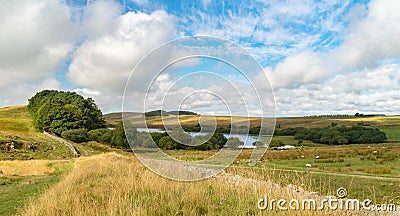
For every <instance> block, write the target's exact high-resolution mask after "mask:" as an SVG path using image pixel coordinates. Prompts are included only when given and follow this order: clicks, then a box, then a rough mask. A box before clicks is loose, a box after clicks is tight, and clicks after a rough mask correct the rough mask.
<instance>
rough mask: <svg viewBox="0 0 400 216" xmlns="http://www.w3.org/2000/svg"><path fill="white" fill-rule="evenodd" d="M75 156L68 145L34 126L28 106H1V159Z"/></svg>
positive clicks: (66, 157)
mask: <svg viewBox="0 0 400 216" xmlns="http://www.w3.org/2000/svg"><path fill="white" fill-rule="evenodd" d="M73 157H74V155H73V154H72V152H71V151H70V149H69V148H68V147H66V146H65V145H63V144H61V143H60V142H57V141H55V140H53V139H51V138H49V137H48V136H46V135H44V134H43V133H41V132H38V131H36V130H35V129H34V128H33V126H32V119H31V118H30V115H29V113H28V109H27V107H26V106H18V107H7V108H0V160H17V159H19V160H30V159H52V160H54V159H69V158H73Z"/></svg>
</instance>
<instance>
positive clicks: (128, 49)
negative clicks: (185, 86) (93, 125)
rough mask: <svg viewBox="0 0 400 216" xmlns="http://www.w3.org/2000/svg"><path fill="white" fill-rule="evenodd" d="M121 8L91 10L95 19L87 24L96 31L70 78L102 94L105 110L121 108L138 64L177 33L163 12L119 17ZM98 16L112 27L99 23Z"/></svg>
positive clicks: (171, 18) (75, 60) (100, 5)
mask: <svg viewBox="0 0 400 216" xmlns="http://www.w3.org/2000/svg"><path fill="white" fill-rule="evenodd" d="M109 8H112V10H109ZM117 8H118V5H117V4H116V3H113V2H102V1H100V2H96V3H93V5H90V6H89V8H88V11H89V12H90V14H91V15H90V16H88V20H87V21H85V24H86V28H87V29H95V30H94V31H91V35H90V37H89V38H88V39H87V40H86V41H84V42H83V44H82V45H81V46H80V47H79V48H78V49H77V50H76V51H75V53H74V54H73V59H72V63H71V64H70V66H69V71H68V74H67V77H68V79H69V80H70V81H71V82H72V83H74V84H76V85H79V86H85V87H86V88H88V89H91V90H94V91H98V92H101V93H102V94H101V95H102V96H101V97H96V96H94V98H95V99H96V101H97V102H98V103H99V104H100V106H102V107H103V108H104V109H105V110H108V108H110V109H112V108H114V109H115V108H118V107H121V103H122V102H121V99H122V94H123V90H124V87H125V83H126V81H127V79H128V77H129V74H130V72H131V71H132V69H133V67H134V66H135V64H136V63H137V62H138V61H139V60H140V59H141V58H142V57H143V56H144V55H145V54H146V53H147V52H148V51H150V50H151V49H153V48H155V47H156V46H158V45H161V44H162V43H164V42H166V41H168V40H169V39H171V38H173V37H174V36H175V33H176V29H175V22H176V19H175V17H174V16H171V15H169V14H167V13H166V12H165V11H163V10H158V11H154V12H153V13H151V14H146V13H141V12H138V13H135V12H128V13H126V14H123V15H120V14H119V15H116V14H117V12H118V10H117ZM97 16H100V17H102V18H101V19H100V20H101V21H102V23H106V24H107V23H108V24H109V25H105V26H102V25H100V24H99V23H97V20H98V19H97ZM143 75H145V74H143Z"/></svg>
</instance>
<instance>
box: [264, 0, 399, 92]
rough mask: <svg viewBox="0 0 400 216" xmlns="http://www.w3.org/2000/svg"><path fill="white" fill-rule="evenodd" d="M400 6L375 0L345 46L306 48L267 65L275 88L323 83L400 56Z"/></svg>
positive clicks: (356, 23)
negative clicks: (276, 62)
mask: <svg viewBox="0 0 400 216" xmlns="http://www.w3.org/2000/svg"><path fill="white" fill-rule="evenodd" d="M399 10H400V5H399V4H398V3H397V2H396V1H394V0H390V1H372V2H371V3H370V5H369V13H368V15H367V16H366V17H365V18H364V19H361V20H358V21H356V22H354V23H353V24H352V25H350V27H349V29H348V34H347V36H346V37H345V40H344V42H343V44H342V45H340V46H339V47H338V48H336V49H334V50H332V51H331V52H328V53H321V52H311V51H304V52H301V53H298V54H295V55H292V56H289V57H287V58H286V59H285V60H284V61H283V62H281V63H278V64H277V65H276V67H275V68H274V69H273V70H271V68H266V73H267V74H268V75H269V76H270V78H271V82H272V85H273V86H274V87H275V88H281V87H295V86H298V85H301V84H307V83H322V82H325V81H326V79H327V78H328V77H332V76H333V75H334V74H336V73H339V72H340V73H346V72H348V71H352V70H360V69H363V68H373V67H376V66H378V65H379V63H380V62H381V61H382V60H386V59H388V58H400V40H398V36H399V35H400V28H398V27H397V26H396V23H400V14H399V13H398V11H399Z"/></svg>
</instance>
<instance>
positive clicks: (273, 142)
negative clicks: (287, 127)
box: [268, 139, 285, 147]
mask: <svg viewBox="0 0 400 216" xmlns="http://www.w3.org/2000/svg"><path fill="white" fill-rule="evenodd" d="M284 145H285V143H284V142H283V141H282V140H278V139H272V140H271V143H270V144H269V146H268V147H281V146H284Z"/></svg>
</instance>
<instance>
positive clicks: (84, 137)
mask: <svg viewBox="0 0 400 216" xmlns="http://www.w3.org/2000/svg"><path fill="white" fill-rule="evenodd" d="M61 136H62V137H63V138H64V139H68V140H71V141H72V142H76V143H82V142H87V141H89V140H88V132H87V130H86V129H83V128H81V129H71V130H67V131H64V132H62V135H61Z"/></svg>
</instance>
